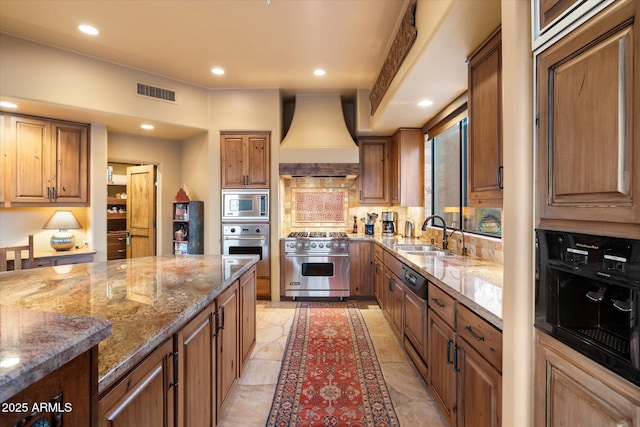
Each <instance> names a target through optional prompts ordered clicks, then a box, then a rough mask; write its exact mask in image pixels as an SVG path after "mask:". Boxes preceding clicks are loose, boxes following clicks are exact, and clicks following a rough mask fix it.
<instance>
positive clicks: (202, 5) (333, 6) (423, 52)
mask: <svg viewBox="0 0 640 427" xmlns="http://www.w3.org/2000/svg"><path fill="white" fill-rule="evenodd" d="M407 3H408V1H407V0H270V1H268V0H208V1H205V0H163V1H158V0H155V1H152V0H120V1H113V0H2V1H0V32H3V33H7V34H10V35H14V36H17V37H21V38H25V39H29V40H32V41H36V42H40V43H44V44H47V45H51V46H55V47H60V48H62V49H66V50H70V51H75V52H79V53H82V54H85V55H89V56H92V57H95V58H99V59H104V60H106V61H110V62H113V63H117V64H121V65H124V66H128V67H132V68H136V69H140V70H144V71H147V72H150V73H154V74H158V75H162V76H166V77H169V78H171V79H176V80H180V81H183V82H187V83H191V84H193V85H197V86H200V87H203V88H210V89H217V88H278V89H281V90H282V93H283V94H284V95H285V96H288V95H293V94H296V93H310V92H334V93H335V92H339V93H341V94H343V95H345V96H349V97H353V96H355V92H356V89H361V88H364V89H369V88H371V86H372V85H373V83H374V81H375V79H376V77H377V75H378V72H379V70H380V68H381V66H382V64H383V62H384V60H385V57H386V54H387V51H388V49H389V47H390V44H391V41H392V39H393V35H394V34H395V31H396V29H397V27H398V25H399V20H400V18H401V16H402V14H403V12H404V10H405V8H406V5H407ZM416 21H417V27H418V38H417V40H416V42H415V43H414V46H413V48H412V49H411V51H410V52H409V54H408V55H407V58H406V60H405V63H404V64H403V66H402V68H401V69H400V71H399V72H398V74H397V76H396V78H395V79H394V82H393V84H392V86H391V88H390V89H389V91H388V93H387V95H386V96H385V98H384V99H383V102H382V104H381V106H380V111H379V112H376V115H375V116H374V117H373V118H372V121H371V126H370V129H369V131H370V132H372V133H388V132H389V131H390V130H392V129H395V128H398V127H413V126H422V125H423V124H424V123H425V122H426V121H427V120H428V119H429V118H430V117H431V116H433V115H434V114H435V113H437V112H438V111H439V110H440V109H441V108H442V107H444V106H445V105H446V104H448V103H449V102H450V101H451V100H453V99H455V98H456V97H457V96H458V95H460V93H462V92H464V90H465V89H466V86H467V81H466V76H467V75H466V64H465V59H466V57H467V56H468V54H469V53H471V52H472V51H473V50H474V49H475V47H476V46H477V45H478V44H479V43H481V41H482V40H484V39H485V38H486V37H487V36H488V35H489V34H490V32H491V31H492V30H493V29H495V28H496V27H497V26H498V25H499V22H500V0H419V1H418V7H417V11H416ZM85 23H86V24H91V25H93V26H95V27H97V28H98V29H99V30H100V34H99V35H97V36H87V35H85V34H83V33H81V32H80V31H78V29H77V27H78V25H79V24H85ZM213 67H222V68H223V69H224V70H225V74H224V75H222V76H217V75H214V74H213V73H212V72H211V69H212V68H213ZM316 68H323V69H325V70H326V75H325V76H323V77H316V76H314V75H313V73H312V72H313V70H315V69H316ZM0 95H1V94H0ZM424 98H429V99H431V100H432V101H433V102H434V105H433V106H431V107H429V108H427V109H424V108H423V109H420V108H418V107H417V106H416V103H417V101H419V100H421V99H424ZM60 118H64V117H60ZM117 120H118V119H117V118H116V117H110V118H108V120H107V124H109V121H111V122H113V123H115V122H116V121H117ZM132 125H133V124H132ZM118 126H126V124H119V125H118ZM177 135H179V132H178V133H177Z"/></svg>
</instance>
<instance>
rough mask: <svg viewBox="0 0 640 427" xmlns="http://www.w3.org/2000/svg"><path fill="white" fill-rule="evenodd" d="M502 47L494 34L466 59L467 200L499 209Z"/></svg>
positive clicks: (500, 197) (474, 203) (497, 35)
mask: <svg viewBox="0 0 640 427" xmlns="http://www.w3.org/2000/svg"><path fill="white" fill-rule="evenodd" d="M501 69H502V43H501V35H500V31H498V32H496V33H494V34H493V35H492V36H491V37H490V39H489V40H488V41H487V42H485V44H484V45H483V46H481V48H480V49H479V50H478V51H477V52H476V53H475V54H473V55H472V57H471V58H470V59H469V128H468V129H469V141H468V144H469V148H468V153H469V154H468V156H469V159H468V162H469V164H468V168H469V177H468V182H469V190H468V191H469V198H470V202H471V204H472V205H474V206H495V207H501V206H502V176H503V174H502V72H501Z"/></svg>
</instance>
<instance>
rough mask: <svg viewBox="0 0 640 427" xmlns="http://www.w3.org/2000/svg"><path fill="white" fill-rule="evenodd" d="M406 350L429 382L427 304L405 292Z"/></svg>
mask: <svg viewBox="0 0 640 427" xmlns="http://www.w3.org/2000/svg"><path fill="white" fill-rule="evenodd" d="M403 310H404V348H405V350H406V351H407V353H408V354H409V357H411V360H413V363H414V364H415V365H416V368H417V369H418V372H420V374H421V375H422V378H424V380H425V381H427V379H428V376H427V364H426V363H427V302H426V301H425V300H423V299H421V298H419V297H418V296H417V295H416V294H414V293H413V292H412V291H411V290H409V289H406V288H405V290H404V301H403Z"/></svg>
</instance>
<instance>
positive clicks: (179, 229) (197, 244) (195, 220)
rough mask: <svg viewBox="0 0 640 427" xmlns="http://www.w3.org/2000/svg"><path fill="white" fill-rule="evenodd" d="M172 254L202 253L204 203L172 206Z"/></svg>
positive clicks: (192, 202) (195, 202)
mask: <svg viewBox="0 0 640 427" xmlns="http://www.w3.org/2000/svg"><path fill="white" fill-rule="evenodd" d="M173 253H174V254H176V255H178V254H203V253H204V202H199V201H190V202H185V203H174V204H173Z"/></svg>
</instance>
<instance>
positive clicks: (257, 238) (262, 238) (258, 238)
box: [223, 236, 267, 240]
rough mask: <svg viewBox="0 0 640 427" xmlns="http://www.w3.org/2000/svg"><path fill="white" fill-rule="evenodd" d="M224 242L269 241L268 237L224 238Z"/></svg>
mask: <svg viewBox="0 0 640 427" xmlns="http://www.w3.org/2000/svg"><path fill="white" fill-rule="evenodd" d="M223 239H224V240H267V238H266V237H264V236H263V237H227V236H225V237H224V238H223Z"/></svg>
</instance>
